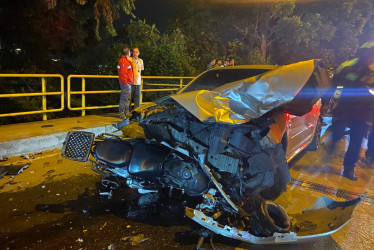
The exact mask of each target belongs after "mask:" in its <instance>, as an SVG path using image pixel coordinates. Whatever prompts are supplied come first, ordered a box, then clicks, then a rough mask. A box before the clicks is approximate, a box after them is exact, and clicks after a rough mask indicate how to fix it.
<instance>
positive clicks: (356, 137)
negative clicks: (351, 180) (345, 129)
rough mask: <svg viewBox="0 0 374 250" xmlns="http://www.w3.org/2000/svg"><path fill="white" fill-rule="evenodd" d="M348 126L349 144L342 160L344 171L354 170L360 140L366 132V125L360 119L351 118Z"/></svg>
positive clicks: (358, 153)
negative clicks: (349, 129)
mask: <svg viewBox="0 0 374 250" xmlns="http://www.w3.org/2000/svg"><path fill="white" fill-rule="evenodd" d="M350 128H351V131H350V136H349V146H348V150H347V152H346V153H345V156H344V162H343V165H344V172H345V173H350V172H352V171H353V170H354V167H355V164H356V162H357V160H358V158H359V156H360V150H361V144H362V140H363V138H364V136H365V135H366V133H367V130H368V125H367V124H366V122H365V121H362V120H351V122H350Z"/></svg>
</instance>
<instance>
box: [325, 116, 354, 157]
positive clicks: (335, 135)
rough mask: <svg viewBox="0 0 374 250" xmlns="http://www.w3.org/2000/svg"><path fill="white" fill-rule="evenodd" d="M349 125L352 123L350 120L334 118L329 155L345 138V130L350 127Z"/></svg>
mask: <svg viewBox="0 0 374 250" xmlns="http://www.w3.org/2000/svg"><path fill="white" fill-rule="evenodd" d="M349 125H350V123H349V120H348V119H346V118H336V117H333V119H332V124H331V129H330V131H331V144H330V147H329V148H328V149H327V151H328V154H331V153H332V152H333V151H334V150H335V147H336V144H337V143H338V141H340V140H341V139H342V138H343V136H344V134H345V128H346V127H349Z"/></svg>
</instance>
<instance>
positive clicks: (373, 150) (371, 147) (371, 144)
mask: <svg viewBox="0 0 374 250" xmlns="http://www.w3.org/2000/svg"><path fill="white" fill-rule="evenodd" d="M365 155H366V157H371V159H372V160H374V123H373V124H372V125H371V129H370V134H369V138H368V149H367V151H366V154H365Z"/></svg>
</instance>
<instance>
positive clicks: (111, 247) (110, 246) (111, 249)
mask: <svg viewBox="0 0 374 250" xmlns="http://www.w3.org/2000/svg"><path fill="white" fill-rule="evenodd" d="M115 249H116V247H115V246H114V244H110V245H109V246H108V250H115Z"/></svg>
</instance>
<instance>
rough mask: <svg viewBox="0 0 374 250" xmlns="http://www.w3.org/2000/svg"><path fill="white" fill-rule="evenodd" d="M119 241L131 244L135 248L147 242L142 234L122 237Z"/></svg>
mask: <svg viewBox="0 0 374 250" xmlns="http://www.w3.org/2000/svg"><path fill="white" fill-rule="evenodd" d="M121 240H122V241H128V242H131V245H133V246H135V245H138V244H140V243H142V242H144V241H147V240H149V238H144V234H138V235H135V236H129V237H123V238H122V239H121Z"/></svg>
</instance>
